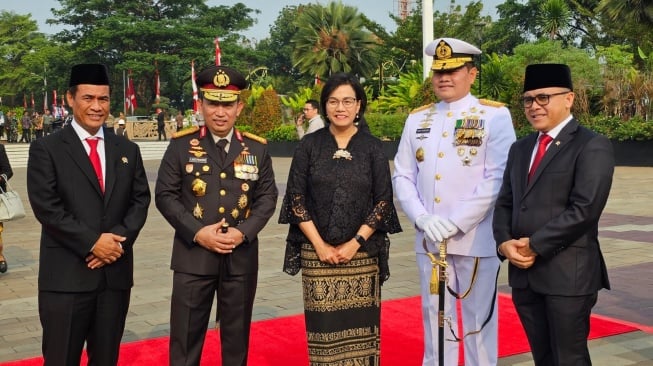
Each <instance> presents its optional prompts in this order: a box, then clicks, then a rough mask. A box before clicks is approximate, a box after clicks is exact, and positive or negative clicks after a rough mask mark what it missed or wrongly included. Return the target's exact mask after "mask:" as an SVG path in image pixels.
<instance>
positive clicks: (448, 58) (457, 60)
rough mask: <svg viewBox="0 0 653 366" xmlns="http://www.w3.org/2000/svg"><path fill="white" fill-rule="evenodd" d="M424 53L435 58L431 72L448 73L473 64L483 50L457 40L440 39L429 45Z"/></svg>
mask: <svg viewBox="0 0 653 366" xmlns="http://www.w3.org/2000/svg"><path fill="white" fill-rule="evenodd" d="M424 53H426V54H427V55H429V56H433V64H432V65H431V70H433V71H435V72H437V71H448V70H454V69H457V68H459V67H461V66H463V65H465V63H467V62H473V61H474V56H475V55H480V54H481V50H479V49H478V48H477V47H476V46H474V45H471V44H469V43H467V42H465V41H461V40H459V39H456V38H438V39H436V40H434V41H433V42H431V43H429V44H428V46H426V48H425V49H424Z"/></svg>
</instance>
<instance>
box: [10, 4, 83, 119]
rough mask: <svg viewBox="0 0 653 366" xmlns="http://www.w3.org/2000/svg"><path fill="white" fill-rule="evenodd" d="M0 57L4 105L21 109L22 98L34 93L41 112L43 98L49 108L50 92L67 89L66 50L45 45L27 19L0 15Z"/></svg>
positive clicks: (50, 44)
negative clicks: (46, 99) (17, 106)
mask: <svg viewBox="0 0 653 366" xmlns="http://www.w3.org/2000/svg"><path fill="white" fill-rule="evenodd" d="M0 55H2V57H0V70H2V73H0V97H3V104H5V105H7V104H8V105H11V106H14V105H22V102H23V95H30V98H31V94H32V93H34V99H35V106H36V109H37V110H39V111H41V110H42V109H43V98H44V94H47V97H48V105H50V104H51V102H52V100H51V98H52V95H51V94H50V91H51V90H52V89H58V90H60V91H63V90H65V88H66V87H67V81H68V80H67V78H68V72H69V68H70V66H69V61H70V59H71V56H70V54H69V48H68V47H67V46H66V45H65V44H59V43H56V42H50V41H48V39H47V38H46V37H45V35H44V34H42V33H39V32H38V27H37V24H36V21H35V20H33V19H32V18H31V15H19V14H16V13H14V12H7V11H0ZM46 83H47V85H46ZM30 107H31V106H30Z"/></svg>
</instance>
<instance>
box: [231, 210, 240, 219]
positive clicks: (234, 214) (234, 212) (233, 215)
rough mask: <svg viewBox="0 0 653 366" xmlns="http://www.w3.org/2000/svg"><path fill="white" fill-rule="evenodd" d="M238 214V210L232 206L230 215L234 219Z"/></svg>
mask: <svg viewBox="0 0 653 366" xmlns="http://www.w3.org/2000/svg"><path fill="white" fill-rule="evenodd" d="M238 214H239V212H238V209H237V208H234V209H233V210H231V217H233V218H234V220H235V219H237V218H238Z"/></svg>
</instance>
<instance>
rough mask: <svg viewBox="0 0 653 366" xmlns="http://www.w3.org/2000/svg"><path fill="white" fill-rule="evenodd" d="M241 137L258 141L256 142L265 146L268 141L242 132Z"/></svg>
mask: <svg viewBox="0 0 653 366" xmlns="http://www.w3.org/2000/svg"><path fill="white" fill-rule="evenodd" d="M243 136H245V137H247V138H250V139H252V140H254V141H258V142H260V143H262V144H263V145H267V143H268V140H266V139H264V138H263V137H261V136H256V135H255V134H253V133H250V132H243Z"/></svg>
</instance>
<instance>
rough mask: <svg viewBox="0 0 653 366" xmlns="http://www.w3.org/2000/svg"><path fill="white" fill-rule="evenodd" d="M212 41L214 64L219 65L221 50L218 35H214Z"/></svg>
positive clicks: (220, 62)
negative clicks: (213, 45) (213, 44)
mask: <svg viewBox="0 0 653 366" xmlns="http://www.w3.org/2000/svg"><path fill="white" fill-rule="evenodd" d="M213 43H215V64H216V65H217V66H220V65H221V64H222V60H221V58H222V52H221V51H220V41H219V40H218V37H215V39H214V40H213Z"/></svg>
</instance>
